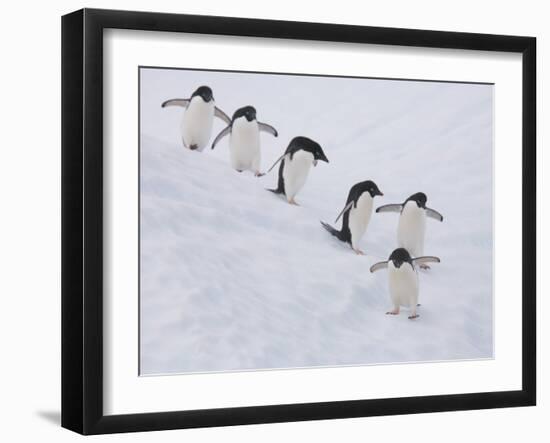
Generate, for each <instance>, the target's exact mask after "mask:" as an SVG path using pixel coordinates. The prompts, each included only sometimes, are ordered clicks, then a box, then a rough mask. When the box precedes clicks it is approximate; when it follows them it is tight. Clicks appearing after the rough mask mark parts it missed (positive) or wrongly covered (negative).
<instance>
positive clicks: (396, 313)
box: [386, 309, 399, 315]
mask: <svg viewBox="0 0 550 443" xmlns="http://www.w3.org/2000/svg"><path fill="white" fill-rule="evenodd" d="M386 315H399V309H392V310H391V311H388V312H386Z"/></svg>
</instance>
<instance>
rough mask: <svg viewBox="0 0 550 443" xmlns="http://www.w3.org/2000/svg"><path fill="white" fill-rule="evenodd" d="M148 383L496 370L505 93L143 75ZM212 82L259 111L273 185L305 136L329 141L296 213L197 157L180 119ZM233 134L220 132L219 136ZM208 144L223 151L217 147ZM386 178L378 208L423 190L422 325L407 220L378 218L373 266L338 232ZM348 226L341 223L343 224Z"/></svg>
mask: <svg viewBox="0 0 550 443" xmlns="http://www.w3.org/2000/svg"><path fill="white" fill-rule="evenodd" d="M140 85H141V86H140V94H141V95H140V131H141V132H140V149H141V151H140V168H141V169H140V199H141V200H140V205H141V213H140V246H141V251H140V265H141V266H140V279H141V281H140V297H141V298H140V370H141V374H142V375H150V374H168V373H185V372H208V371H228V370H256V369H273V368H298V367H312V366H313V367H318V366H339V365H361V364H380V363H403V362H417V361H440V360H453V359H481V358H492V357H493V297H492V276H493V274H492V248H493V240H492V237H493V234H492V201H493V198H492V192H493V191H492V189H493V188H492V182H493V178H492V158H493V157H492V143H493V122H492V119H493V87H492V86H491V85H478V84H463V83H440V82H422V81H398V80H377V79H351V78H328V77H312V76H292V75H271V74H254V73H234V72H206V71H191V70H176V69H153V68H141V70H140ZM201 85H208V86H210V87H211V88H212V90H213V92H214V97H215V100H216V104H217V106H219V107H220V108H221V109H222V110H224V111H225V112H226V113H227V114H228V115H230V116H231V115H232V114H233V112H234V111H235V110H236V109H237V108H239V107H241V106H244V105H253V106H254V107H256V109H257V112H258V120H259V121H263V122H265V123H269V124H271V125H273V126H274V127H275V128H277V130H278V131H279V137H278V138H274V137H272V136H271V135H269V134H265V133H262V135H261V142H262V148H261V149H262V170H263V171H266V170H267V169H268V168H269V167H270V166H271V164H272V163H273V161H274V160H275V159H276V158H278V157H279V156H280V155H281V154H282V152H283V151H284V150H285V149H286V147H287V145H288V143H289V141H290V140H291V139H292V138H293V137H294V136H297V135H304V136H307V137H310V138H312V139H314V140H316V141H317V142H319V143H320V144H321V146H322V147H323V149H324V151H325V153H326V155H327V157H328V158H329V160H330V163H329V164H326V163H323V162H320V163H319V164H318V166H317V167H316V168H312V169H311V171H310V175H309V178H308V180H307V182H306V185H305V187H304V188H303V189H302V191H301V192H300V193H299V194H298V196H297V198H296V200H297V201H298V203H299V204H300V205H301V206H300V207H295V206H291V205H289V204H287V203H286V201H285V200H283V199H282V198H281V197H280V196H276V195H274V194H272V193H270V192H267V191H266V190H265V188H270V187H275V185H276V181H277V168H274V169H273V171H272V172H271V173H270V174H268V175H266V176H264V177H262V178H256V177H254V176H253V175H252V173H248V172H244V173H242V174H239V173H237V172H236V171H234V170H233V169H231V167H230V165H229V148H228V137H226V138H225V139H224V140H223V141H222V142H221V143H219V144H218V146H217V147H216V149H215V150H214V151H212V150H210V148H209V147H208V148H207V149H205V150H204V151H203V152H192V151H189V150H186V149H184V148H183V147H182V144H181V141H180V140H181V137H180V132H179V128H180V121H181V117H182V112H183V109H182V108H165V109H162V108H161V106H160V105H161V103H162V102H163V101H164V100H166V99H169V98H174V97H182V98H185V97H189V96H190V95H191V94H192V92H193V91H194V90H195V89H196V88H197V87H198V86H201ZM223 127H224V124H223V122H222V121H221V120H219V119H216V120H215V123H214V130H213V134H212V140H213V138H214V137H215V136H216V135H217V133H218V132H219V131H220V130H221V129H223ZM212 140H211V141H212ZM367 179H371V180H374V181H375V182H376V183H377V185H378V186H379V188H380V189H381V190H382V192H383V193H384V196H383V197H377V198H376V199H375V207H378V206H380V205H383V204H386V203H400V202H402V201H404V200H405V199H406V198H407V197H408V196H409V195H411V194H413V193H415V192H418V191H423V192H425V193H426V194H427V196H428V206H430V207H432V208H434V209H436V210H438V211H439V212H441V213H442V214H443V216H444V221H443V223H439V222H437V221H435V220H432V219H428V220H427V232H426V247H425V253H426V254H427V255H437V256H439V257H440V258H441V263H440V264H434V265H432V269H431V270H430V271H426V272H424V271H422V272H420V275H419V279H420V303H421V307H420V308H419V314H420V317H419V318H418V319H417V320H412V321H411V320H408V319H407V310H406V309H404V310H403V311H402V313H401V315H399V316H388V315H385V312H386V311H387V310H388V309H389V308H391V302H390V296H389V292H388V283H387V273H386V272H385V271H381V272H377V273H375V274H371V273H370V272H369V267H370V266H371V265H372V264H373V263H375V262H377V261H380V260H383V259H387V257H388V256H389V254H390V253H391V251H392V250H393V249H394V248H395V247H396V241H397V240H396V230H397V222H398V214H375V213H373V216H372V218H371V222H370V225H369V227H368V229H367V232H366V234H365V236H364V237H363V240H362V244H361V248H362V249H363V250H364V251H365V252H366V254H367V255H365V256H357V255H356V254H355V253H354V252H353V251H352V250H351V249H350V248H349V245H347V244H344V243H341V242H339V241H338V240H336V239H335V238H334V237H332V236H330V235H329V234H328V233H327V232H326V231H325V230H324V229H322V227H321V225H320V223H319V221H320V220H324V221H327V222H329V223H331V224H332V225H333V226H334V223H333V221H334V219H335V217H336V215H337V214H338V213H339V212H340V210H341V209H342V207H343V206H344V203H345V200H346V197H347V193H348V190H349V188H350V187H351V186H352V185H353V184H355V183H357V182H359V181H363V180H367ZM337 226H339V224H338V225H337Z"/></svg>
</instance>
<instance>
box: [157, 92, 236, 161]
mask: <svg viewBox="0 0 550 443" xmlns="http://www.w3.org/2000/svg"><path fill="white" fill-rule="evenodd" d="M168 106H180V107H182V108H185V112H184V113H183V119H182V121H181V140H182V142H183V146H185V147H186V148H188V149H190V150H191V151H195V150H198V151H202V150H203V149H204V147H205V146H206V145H207V144H208V142H209V140H210V137H211V136H212V123H213V121H214V117H218V118H220V119H222V120H223V121H224V122H225V123H226V124H229V122H231V119H230V118H229V117H228V116H227V114H226V113H225V112H223V111H222V110H221V109H220V108H218V107H217V106H216V105H215V103H214V95H213V94H212V89H210V88H209V87H208V86H201V87H199V88H197V90H196V91H195V92H193V94H192V95H191V98H173V99H170V100H166V101H165V102H164V103H162V105H161V107H163V108H166V107H168Z"/></svg>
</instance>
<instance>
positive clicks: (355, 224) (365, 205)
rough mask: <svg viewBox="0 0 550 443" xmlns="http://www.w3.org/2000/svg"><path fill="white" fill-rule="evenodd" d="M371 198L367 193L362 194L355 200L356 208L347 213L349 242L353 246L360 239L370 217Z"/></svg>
mask: <svg viewBox="0 0 550 443" xmlns="http://www.w3.org/2000/svg"><path fill="white" fill-rule="evenodd" d="M372 206H373V198H372V197H371V195H370V194H369V193H368V192H363V194H361V197H359V199H358V200H357V206H352V207H351V209H350V212H349V230H350V233H351V241H352V244H353V245H354V246H355V245H356V244H357V242H358V241H359V240H360V239H361V237H362V236H363V234H364V233H365V231H366V230H367V226H368V225H369V221H370V218H371V215H372Z"/></svg>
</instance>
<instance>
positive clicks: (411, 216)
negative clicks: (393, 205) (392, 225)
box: [397, 201, 426, 257]
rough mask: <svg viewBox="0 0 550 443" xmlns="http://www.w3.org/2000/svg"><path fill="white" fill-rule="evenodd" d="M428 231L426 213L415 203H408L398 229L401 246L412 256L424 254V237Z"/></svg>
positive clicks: (402, 213) (400, 218)
mask: <svg viewBox="0 0 550 443" xmlns="http://www.w3.org/2000/svg"><path fill="white" fill-rule="evenodd" d="M425 231H426V211H425V210H424V209H423V208H419V207H418V206H417V205H416V203H415V202H411V201H409V202H407V204H406V205H405V207H404V208H403V211H402V212H401V216H400V217H399V226H398V228H397V237H398V239H397V240H398V243H399V246H400V247H402V248H405V249H407V250H408V251H409V253H410V254H411V256H413V257H419V256H421V255H423V254H424V235H425Z"/></svg>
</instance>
